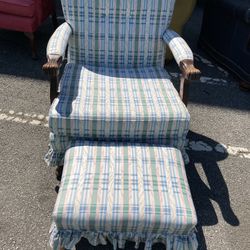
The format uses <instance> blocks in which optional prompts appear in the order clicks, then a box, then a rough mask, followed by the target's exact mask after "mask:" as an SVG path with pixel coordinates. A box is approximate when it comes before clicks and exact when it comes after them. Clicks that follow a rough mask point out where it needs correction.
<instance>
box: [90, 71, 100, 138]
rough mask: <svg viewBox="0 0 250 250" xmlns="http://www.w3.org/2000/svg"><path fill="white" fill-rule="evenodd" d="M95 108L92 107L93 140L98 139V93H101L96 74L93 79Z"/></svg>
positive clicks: (91, 128)
mask: <svg viewBox="0 0 250 250" xmlns="http://www.w3.org/2000/svg"><path fill="white" fill-rule="evenodd" d="M93 80H94V81H93V88H94V89H93V92H92V93H93V103H92V104H93V106H92V121H91V126H92V127H90V130H91V132H92V133H91V135H92V139H97V125H98V123H99V121H98V92H99V90H98V89H99V77H98V74H94V77H93Z"/></svg>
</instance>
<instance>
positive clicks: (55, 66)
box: [43, 22, 72, 103]
mask: <svg viewBox="0 0 250 250" xmlns="http://www.w3.org/2000/svg"><path fill="white" fill-rule="evenodd" d="M71 34H72V28H71V27H70V25H69V24H68V23H66V22H65V23H63V24H62V25H60V26H59V27H58V28H57V29H56V31H55V32H54V33H53V35H52V36H51V38H50V40H49V42H48V45H47V59H48V61H47V63H45V64H44V65H43V70H44V71H45V73H47V74H48V75H49V77H50V102H51V103H52V102H53V100H54V99H55V98H56V97H57V96H58V75H59V68H60V66H61V65H62V61H63V58H64V55H65V51H66V48H67V45H68V40H69V37H70V36H71Z"/></svg>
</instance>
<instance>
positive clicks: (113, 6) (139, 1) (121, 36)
mask: <svg viewBox="0 0 250 250" xmlns="http://www.w3.org/2000/svg"><path fill="white" fill-rule="evenodd" d="M61 2H62V7H63V11H64V17H65V19H66V22H68V23H69V24H70V26H71V27H72V28H73V36H71V38H70V40H69V56H68V59H69V62H74V63H79V64H83V65H95V66H106V67H119V68H124V67H145V66H152V65H158V66H163V64H164V58H165V44H164V42H163V41H162V35H163V33H164V31H165V30H166V29H167V28H168V26H169V24H170V21H171V18H172V14H173V9H174V4H175V0H128V1H124V0H95V1H93V0H82V1H78V0H72V1H68V0H61Z"/></svg>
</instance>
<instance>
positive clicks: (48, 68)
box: [43, 56, 62, 77]
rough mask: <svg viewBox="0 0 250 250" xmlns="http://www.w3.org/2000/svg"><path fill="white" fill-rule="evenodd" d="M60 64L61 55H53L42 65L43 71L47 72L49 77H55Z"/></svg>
mask: <svg viewBox="0 0 250 250" xmlns="http://www.w3.org/2000/svg"><path fill="white" fill-rule="evenodd" d="M61 65H62V57H61V56H58V57H53V58H52V59H50V58H48V62H47V63H45V64H44V65H43V71H44V72H45V73H46V74H48V75H49V76H50V77H56V76H57V75H58V71H59V69H60V67H61Z"/></svg>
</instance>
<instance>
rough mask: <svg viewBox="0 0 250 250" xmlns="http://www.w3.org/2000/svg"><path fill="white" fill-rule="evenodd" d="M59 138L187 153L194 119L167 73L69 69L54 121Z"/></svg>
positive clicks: (52, 116)
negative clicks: (151, 146) (162, 147)
mask: <svg viewBox="0 0 250 250" xmlns="http://www.w3.org/2000/svg"><path fill="white" fill-rule="evenodd" d="M49 117H50V118H49V124H50V128H51V132H53V133H54V134H55V135H61V136H69V137H81V138H86V139H91V140H102V141H103V140H108V141H110V140H114V141H130V142H132V141H133V142H149V143H157V144H170V145H173V146H174V147H177V148H182V147H183V146H184V144H185V137H186V134H187V132H188V128H189V119H190V115H189V113H188V111H187V109H186V107H185V105H184V104H183V103H182V101H181V99H180V98H179V95H178V93H177V91H176V90H175V88H174V86H173V84H172V82H171V81H170V77H169V75H168V73H167V72H166V71H165V69H163V68H154V67H149V68H138V69H134V68H132V69H114V68H100V67H99V68H96V67H87V66H86V67H84V66H81V65H76V64H72V63H70V64H67V65H66V68H65V70H64V75H63V77H62V80H61V83H60V95H59V98H57V99H55V100H54V102H53V104H52V106H51V109H50V115H49Z"/></svg>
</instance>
